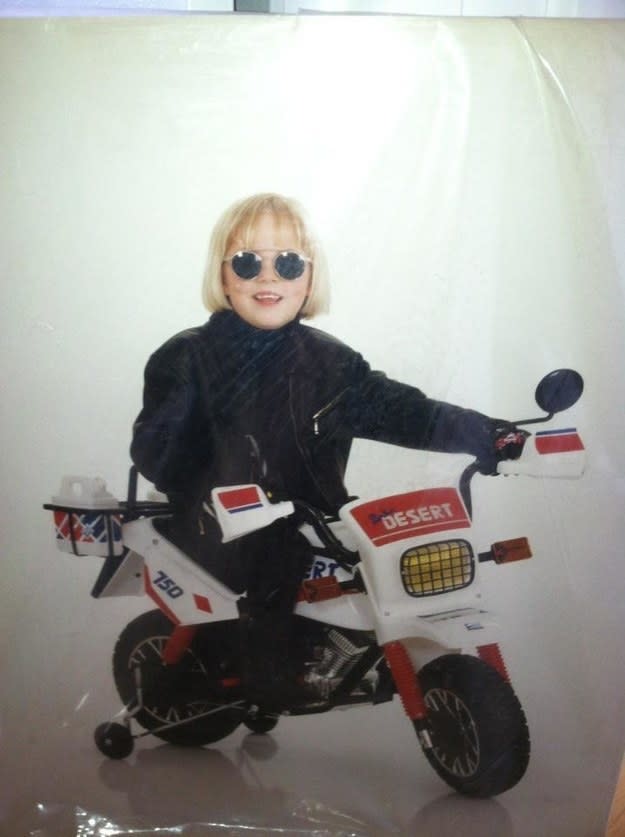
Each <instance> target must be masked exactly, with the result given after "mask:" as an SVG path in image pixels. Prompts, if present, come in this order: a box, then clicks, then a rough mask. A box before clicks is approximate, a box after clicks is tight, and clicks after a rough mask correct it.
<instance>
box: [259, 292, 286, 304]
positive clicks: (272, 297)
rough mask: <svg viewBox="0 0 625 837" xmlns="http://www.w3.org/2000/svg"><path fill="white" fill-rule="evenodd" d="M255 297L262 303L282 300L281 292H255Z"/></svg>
mask: <svg viewBox="0 0 625 837" xmlns="http://www.w3.org/2000/svg"><path fill="white" fill-rule="evenodd" d="M254 299H255V300H256V301H257V302H262V303H267V304H268V303H273V302H280V300H281V299H282V297H281V296H280V295H279V294H272V293H259V294H254Z"/></svg>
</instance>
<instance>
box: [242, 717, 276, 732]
mask: <svg viewBox="0 0 625 837" xmlns="http://www.w3.org/2000/svg"><path fill="white" fill-rule="evenodd" d="M278 721H279V717H278V716H277V715H266V714H265V713H264V712H258V713H256V714H249V715H246V716H245V718H243V723H244V725H245V726H246V727H247V728H248V729H249V730H250V732H255V733H257V734H258V735H263V734H264V733H266V732H271V730H272V729H274V727H275V726H276V724H277V723H278Z"/></svg>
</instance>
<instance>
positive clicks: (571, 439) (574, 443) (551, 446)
mask: <svg viewBox="0 0 625 837" xmlns="http://www.w3.org/2000/svg"><path fill="white" fill-rule="evenodd" d="M534 442H535V445H536V450H537V451H538V453H540V454H546V453H571V452H572V451H576V450H584V444H583V442H582V440H581V439H580V437H579V434H578V432H577V429H576V428H575V427H567V428H566V429H565V430H541V431H540V432H539V433H537V434H536V435H535V436H534Z"/></svg>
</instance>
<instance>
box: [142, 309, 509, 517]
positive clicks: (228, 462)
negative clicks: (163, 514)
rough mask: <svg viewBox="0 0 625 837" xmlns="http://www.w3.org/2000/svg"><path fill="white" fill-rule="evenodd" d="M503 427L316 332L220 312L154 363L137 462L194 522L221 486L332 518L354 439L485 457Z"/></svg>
mask: <svg viewBox="0 0 625 837" xmlns="http://www.w3.org/2000/svg"><path fill="white" fill-rule="evenodd" d="M496 425H497V422H496V421H495V420H493V419H490V418H488V417H487V416H484V415H482V414H481V413H477V412H475V411H473V410H466V409H462V408H460V407H456V406H453V405H451V404H446V403H444V402H440V401H434V400H432V399H430V398H427V397H426V396H425V395H424V394H423V393H422V392H421V391H420V390H418V389H415V388H414V387H410V386H407V385H405V384H402V383H399V382H397V381H393V380H390V379H389V378H387V377H386V375H384V374H383V373H381V372H374V371H372V370H371V369H370V367H369V365H368V364H367V363H366V362H365V360H364V359H363V358H362V356H361V355H360V354H358V353H357V352H355V351H353V350H352V349H350V348H349V347H348V346H346V345H345V344H343V343H341V342H340V341H338V340H336V339H335V338H333V337H331V336H330V335H328V334H325V333H324V332H322V331H319V330H318V329H314V328H310V327H308V326H304V325H302V324H301V323H300V322H298V321H293V322H291V323H289V324H288V325H286V326H284V327H283V328H280V329H277V330H274V331H263V330H259V329H256V328H253V327H252V326H250V325H248V324H247V323H245V322H244V321H243V320H241V319H240V318H239V317H238V316H237V315H236V314H235V313H234V312H232V311H222V312H219V313H217V314H213V315H212V316H211V318H210V319H209V320H208V322H207V323H206V324H204V325H203V326H200V327H198V328H192V329H189V330H187V331H183V332H182V333H180V334H178V335H176V336H175V337H172V338H171V339H170V340H168V341H167V342H166V343H165V344H164V345H163V346H162V347H161V348H160V349H158V350H157V351H156V352H155V353H154V354H153V355H152V356H151V358H150V359H149V361H148V364H147V367H146V370H145V390H144V406H143V409H142V410H141V412H140V414H139V416H138V418H137V420H136V422H135V425H134V436H133V441H132V446H131V455H132V458H133V461H134V462H135V464H136V465H137V467H138V469H139V471H140V472H141V473H142V474H143V475H144V476H145V477H147V478H148V479H149V480H151V481H152V482H153V483H154V484H155V485H156V487H157V488H158V489H159V490H161V491H164V492H166V493H167V494H168V495H170V499H171V500H172V501H173V502H174V503H175V504H178V505H179V506H180V507H181V509H182V508H186V510H187V513H188V512H190V511H191V509H192V508H193V507H197V504H198V503H200V502H201V501H202V499H203V498H204V497H206V496H207V495H208V492H209V491H210V489H211V488H212V487H214V486H216V485H228V484H230V485H233V484H240V483H246V482H250V481H254V482H259V483H261V484H262V485H263V487H265V488H269V489H272V490H273V491H274V492H277V493H279V494H283V493H284V494H286V495H288V496H291V497H294V498H297V499H301V500H305V501H307V502H309V503H311V504H313V505H315V506H317V507H318V508H321V509H323V510H325V511H327V512H335V511H336V510H337V509H338V507H339V506H341V505H342V504H343V503H344V502H345V501H346V499H347V492H346V489H345V486H344V482H343V480H344V475H345V469H346V466H347V460H348V457H349V452H350V447H351V444H352V440H353V439H354V438H355V437H359V438H364V439H373V440H377V441H381V442H389V443H391V444H395V445H402V446H404V447H408V448H421V449H428V450H438V451H449V452H463V453H470V454H473V455H475V456H478V457H481V458H482V459H484V458H488V457H489V456H492V455H493V450H494V448H493V438H494V433H495V427H496Z"/></svg>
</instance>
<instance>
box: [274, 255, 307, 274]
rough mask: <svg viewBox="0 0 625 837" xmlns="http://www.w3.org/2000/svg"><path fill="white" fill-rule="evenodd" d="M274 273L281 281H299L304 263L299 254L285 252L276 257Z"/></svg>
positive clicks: (304, 267)
mask: <svg viewBox="0 0 625 837" xmlns="http://www.w3.org/2000/svg"><path fill="white" fill-rule="evenodd" d="M275 267H276V273H277V274H278V276H281V277H282V278H283V279H299V277H300V276H301V275H302V273H303V272H304V270H305V269H306V262H305V261H304V259H303V258H302V257H301V256H300V254H299V253H293V252H292V251H290V250H289V251H285V252H284V253H279V254H278V255H277V256H276V264H275Z"/></svg>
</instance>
